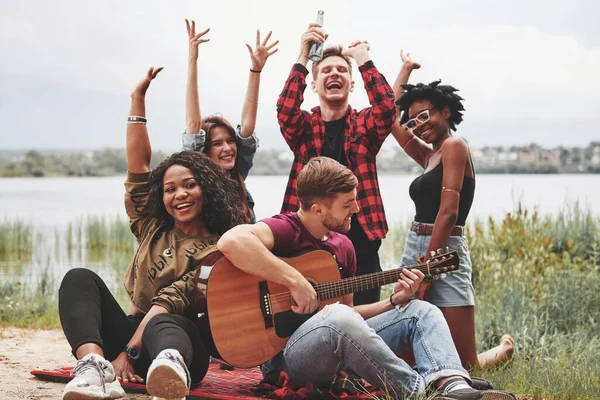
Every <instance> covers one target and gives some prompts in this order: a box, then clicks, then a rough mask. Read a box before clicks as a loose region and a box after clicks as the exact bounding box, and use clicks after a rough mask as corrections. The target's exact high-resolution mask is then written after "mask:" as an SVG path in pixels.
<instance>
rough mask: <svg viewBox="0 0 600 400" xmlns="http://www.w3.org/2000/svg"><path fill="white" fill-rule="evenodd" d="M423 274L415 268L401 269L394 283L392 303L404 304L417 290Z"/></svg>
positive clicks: (423, 276)
mask: <svg viewBox="0 0 600 400" xmlns="http://www.w3.org/2000/svg"><path fill="white" fill-rule="evenodd" d="M423 278H425V275H423V273H422V272H421V271H419V270H418V269H416V268H413V269H411V270H408V269H406V268H404V269H402V272H401V273H400V278H399V279H398V282H397V283H396V285H394V294H393V296H392V300H393V302H394V304H406V303H408V301H409V300H410V298H411V297H412V296H413V295H414V294H415V293H416V292H417V291H418V290H419V286H420V285H421V282H422V281H423Z"/></svg>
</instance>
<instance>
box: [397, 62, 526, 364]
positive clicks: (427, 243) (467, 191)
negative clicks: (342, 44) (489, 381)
mask: <svg viewBox="0 0 600 400" xmlns="http://www.w3.org/2000/svg"><path fill="white" fill-rule="evenodd" d="M400 56H401V58H402V61H403V64H402V68H401V70H400V72H399V74H398V77H397V79H396V82H395V83H394V94H395V96H396V98H397V100H396V105H397V106H398V108H399V111H400V112H399V114H398V115H399V121H398V123H396V124H394V127H393V128H392V135H393V136H394V138H395V139H396V141H397V142H398V144H400V146H401V147H402V149H403V150H404V151H405V152H406V154H407V155H409V156H410V157H411V158H412V159H413V160H415V161H416V162H417V163H418V164H419V165H420V166H421V167H422V168H423V169H424V172H423V174H422V175H420V176H418V177H417V178H416V179H415V180H414V181H413V182H412V183H411V185H410V189H409V193H410V197H411V198H412V200H413V202H414V203H415V208H416V214H415V220H414V222H413V223H412V226H411V228H410V230H409V232H408V235H407V238H406V245H405V250H404V255H403V256H402V262H401V263H402V265H414V264H416V263H417V262H418V261H417V259H418V258H419V257H420V256H423V258H422V259H421V260H423V259H424V260H427V259H428V258H430V257H431V255H432V252H435V251H436V250H437V249H440V248H445V247H446V246H448V247H449V248H451V249H452V250H456V251H457V252H458V256H459V259H460V267H459V269H458V271H456V272H455V273H454V274H453V275H452V276H449V277H447V278H445V279H440V280H437V281H433V282H428V283H423V284H421V288H420V290H419V292H418V293H417V297H419V298H421V299H424V300H427V301H429V302H430V303H432V304H435V305H436V306H438V307H439V308H440V310H442V312H443V314H444V316H445V318H446V321H447V322H448V325H449V327H450V331H451V332H452V337H453V339H454V344H455V345H456V348H457V350H458V354H459V355H460V358H461V361H462V363H463V366H464V367H465V368H473V367H481V368H485V367H486V366H491V365H497V364H499V363H501V362H503V361H505V360H506V359H508V358H510V357H511V356H512V353H513V348H514V341H513V339H512V337H510V336H509V335H504V336H502V338H501V343H500V345H499V346H497V347H495V348H493V349H491V350H488V351H486V352H485V353H482V354H479V355H477V348H476V345H475V307H474V305H475V293H474V289H473V284H472V282H471V272H472V265H471V258H470V255H469V250H468V247H467V243H466V241H465V238H464V226H465V223H466V219H467V216H468V214H469V210H470V209H471V204H472V203H473V196H474V194H475V169H474V167H473V162H472V160H471V156H470V153H469V148H468V146H467V144H466V143H465V142H464V141H463V140H462V139H460V138H458V137H456V136H453V135H452V131H456V126H457V125H458V124H460V122H461V121H462V119H463V118H462V115H463V111H464V107H463V104H462V100H463V98H462V97H460V96H459V95H458V94H457V93H456V92H458V90H457V89H456V88H454V87H452V86H448V85H440V81H435V82H431V83H429V84H423V83H418V84H416V85H409V84H407V82H408V78H409V76H410V74H411V72H412V71H413V70H414V69H418V68H419V67H420V65H419V64H418V63H416V62H415V61H413V60H412V59H411V58H410V57H409V55H408V54H404V53H403V52H401V53H400ZM400 114H401V117H400Z"/></svg>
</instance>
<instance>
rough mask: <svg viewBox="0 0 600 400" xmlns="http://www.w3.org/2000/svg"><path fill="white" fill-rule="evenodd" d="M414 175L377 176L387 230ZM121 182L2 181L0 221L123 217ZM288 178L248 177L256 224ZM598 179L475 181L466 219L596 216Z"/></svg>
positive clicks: (402, 215) (46, 223)
mask: <svg viewBox="0 0 600 400" xmlns="http://www.w3.org/2000/svg"><path fill="white" fill-rule="evenodd" d="M413 179H414V176H412V175H393V176H380V178H379V181H380V185H381V193H382V196H383V202H384V206H385V210H386V214H387V218H388V221H389V222H390V224H395V223H401V222H402V223H403V222H406V221H408V220H410V219H412V217H413V215H414V204H413V203H412V201H411V200H410V197H409V196H408V186H409V185H410V183H411V182H412V180H413ZM123 181H124V177H120V176H117V177H107V178H41V179H40V178H0V187H1V188H2V189H1V190H0V219H15V218H18V219H22V220H24V221H25V222H30V223H33V224H34V225H35V226H37V227H40V228H42V227H56V226H63V225H64V224H66V223H68V222H72V221H74V220H76V219H77V218H79V217H82V216H87V215H95V216H101V215H108V216H112V217H114V216H117V215H119V216H123V217H125V210H124V206H123V192H124V189H123ZM286 182H287V177H286V176H250V177H248V180H247V186H248V189H249V190H250V192H251V193H252V196H253V197H254V199H255V201H256V208H255V211H256V215H257V217H258V219H260V218H264V217H269V216H271V215H273V214H276V213H278V212H279V209H280V206H281V201H282V198H283V192H284V189H285V185H286ZM599 197H600V175H479V176H478V177H477V189H476V192H475V200H474V202H473V207H472V209H471V214H470V216H469V220H470V221H474V220H475V219H478V218H487V217H489V216H492V217H494V218H501V217H502V216H503V215H504V214H506V213H507V212H509V211H512V210H514V209H515V207H516V204H517V203H518V202H519V201H521V203H522V204H524V205H525V206H526V207H527V208H529V209H532V208H534V207H535V208H537V209H538V211H539V212H540V213H542V214H548V213H550V214H552V213H556V212H558V211H560V209H561V208H563V207H564V206H565V205H566V204H572V203H573V202H575V201H579V202H580V205H581V206H584V207H587V208H589V209H590V210H592V212H593V213H594V214H596V215H600V201H599V200H598V198H599Z"/></svg>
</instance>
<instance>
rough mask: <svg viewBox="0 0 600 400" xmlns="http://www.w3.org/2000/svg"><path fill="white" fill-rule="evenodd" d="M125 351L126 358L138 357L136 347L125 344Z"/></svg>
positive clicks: (133, 358)
mask: <svg viewBox="0 0 600 400" xmlns="http://www.w3.org/2000/svg"><path fill="white" fill-rule="evenodd" d="M125 353H127V358H129V359H130V360H137V359H138V358H140V351H139V350H138V348H137V347H133V346H127V347H125Z"/></svg>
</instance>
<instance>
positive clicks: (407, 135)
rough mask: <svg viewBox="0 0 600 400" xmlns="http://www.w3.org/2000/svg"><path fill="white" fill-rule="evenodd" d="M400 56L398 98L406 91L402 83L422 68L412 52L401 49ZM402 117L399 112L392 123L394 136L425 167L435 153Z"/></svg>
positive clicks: (396, 86) (408, 153)
mask: <svg viewBox="0 0 600 400" xmlns="http://www.w3.org/2000/svg"><path fill="white" fill-rule="evenodd" d="M400 58H401V59H402V67H401V68H400V72H398V76H397V77H396V81H395V82H394V96H396V99H397V98H399V97H400V96H401V95H402V93H404V88H403V87H402V85H406V84H407V83H408V79H409V78H410V74H411V73H412V71H413V70H415V69H419V68H421V64H419V63H418V62H416V61H413V60H412V59H411V58H410V53H406V54H405V53H404V51H403V50H400ZM400 118H401V115H400V113H398V115H397V118H396V121H395V123H394V125H392V136H393V137H394V139H396V142H398V144H399V145H400V147H402V150H404V151H405V152H406V154H407V155H408V156H409V157H410V158H412V159H413V160H415V161H416V162H417V164H419V165H420V166H421V167H423V168H425V167H426V166H427V160H428V159H429V157H431V155H432V154H433V150H432V149H431V147H429V146H428V145H427V144H426V143H425V142H423V141H422V140H421V139H419V138H418V137H417V136H415V135H414V134H413V133H412V132H411V131H410V130H409V129H407V128H406V127H405V126H404V125H401V124H400Z"/></svg>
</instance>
